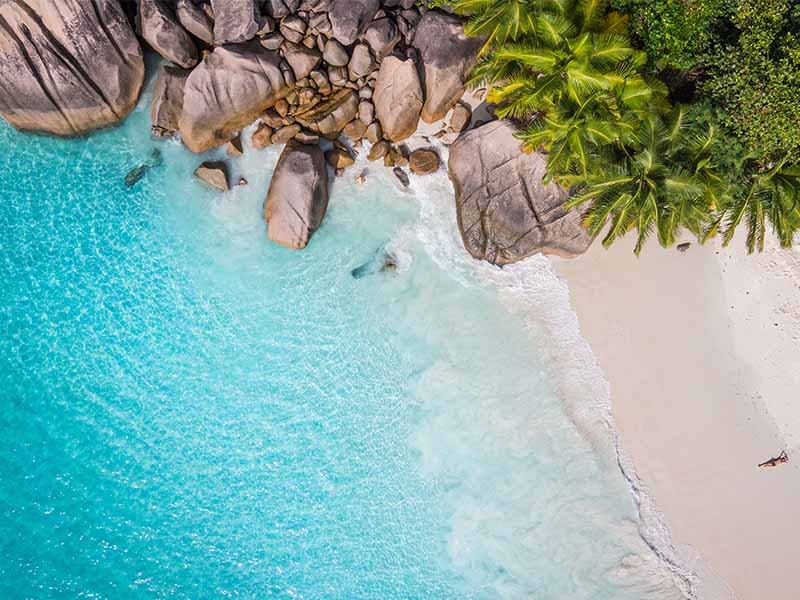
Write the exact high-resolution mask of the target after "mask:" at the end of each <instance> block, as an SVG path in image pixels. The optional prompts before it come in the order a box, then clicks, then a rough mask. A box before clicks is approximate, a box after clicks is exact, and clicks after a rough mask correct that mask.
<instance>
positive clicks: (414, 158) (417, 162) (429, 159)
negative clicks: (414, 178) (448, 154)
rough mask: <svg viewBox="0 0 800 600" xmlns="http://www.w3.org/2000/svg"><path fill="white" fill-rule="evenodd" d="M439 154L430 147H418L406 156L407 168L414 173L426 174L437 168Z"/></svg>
mask: <svg viewBox="0 0 800 600" xmlns="http://www.w3.org/2000/svg"><path fill="white" fill-rule="evenodd" d="M439 163H440V160H439V155H438V154H437V153H436V151H435V150H432V149H430V148H418V149H417V150H414V151H413V152H412V153H411V155H410V156H409V157H408V168H409V169H411V172H412V173H414V174H415V175H428V174H429V173H434V172H435V171H438V170H439Z"/></svg>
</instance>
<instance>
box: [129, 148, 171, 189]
mask: <svg viewBox="0 0 800 600" xmlns="http://www.w3.org/2000/svg"><path fill="white" fill-rule="evenodd" d="M162 162H163V160H162V158H161V150H159V149H158V148H153V151H152V152H151V153H150V160H149V162H146V163H143V164H141V165H137V166H135V167H134V168H133V169H131V170H130V171H128V174H127V175H125V187H133V186H134V185H136V184H137V183H138V182H139V181H140V180H141V179H142V178H143V177H144V176H145V175H147V172H148V171H149V170H150V169H152V168H153V167H157V166H159V165H160V164H161V163H162Z"/></svg>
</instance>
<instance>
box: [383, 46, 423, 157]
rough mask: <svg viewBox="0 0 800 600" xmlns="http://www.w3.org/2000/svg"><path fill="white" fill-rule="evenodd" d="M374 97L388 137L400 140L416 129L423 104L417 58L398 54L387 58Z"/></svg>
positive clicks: (384, 132)
mask: <svg viewBox="0 0 800 600" xmlns="http://www.w3.org/2000/svg"><path fill="white" fill-rule="evenodd" d="M372 101H373V103H374V104H375V114H376V116H377V117H378V121H379V122H380V124H381V128H382V129H383V134H384V135H385V136H386V137H387V138H388V139H390V140H392V141H393V142H399V141H400V140H404V139H406V138H407V137H409V136H410V135H411V134H412V133H414V131H416V129H417V125H418V124H419V115H420V111H421V110H422V106H423V96H422V86H421V85H420V82H419V75H418V74H417V67H416V65H415V64H414V61H413V60H412V59H410V58H409V59H406V60H400V59H399V58H397V57H396V56H387V57H386V58H384V59H383V61H382V62H381V68H380V71H378V79H377V81H376V82H375V92H374V94H373V95H372Z"/></svg>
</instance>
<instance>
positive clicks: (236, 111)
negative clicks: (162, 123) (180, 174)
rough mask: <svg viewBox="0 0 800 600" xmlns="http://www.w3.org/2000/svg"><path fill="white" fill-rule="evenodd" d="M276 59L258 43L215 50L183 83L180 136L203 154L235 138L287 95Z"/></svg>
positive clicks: (193, 149)
mask: <svg viewBox="0 0 800 600" xmlns="http://www.w3.org/2000/svg"><path fill="white" fill-rule="evenodd" d="M279 65H280V56H279V55H278V53H277V52H274V51H272V50H266V49H265V48H263V47H261V45H260V44H258V43H257V42H251V43H248V44H231V45H228V46H220V47H217V48H215V49H214V51H213V52H212V53H211V54H209V55H208V56H207V57H206V58H205V59H204V60H203V62H201V63H200V64H199V65H197V67H195V69H194V70H193V71H192V73H191V74H190V75H189V77H188V79H187V80H186V85H185V87H184V91H183V111H182V112H181V119H180V131H181V137H182V138H183V141H184V143H185V144H186V146H187V147H188V148H189V149H190V150H192V151H193V152H204V151H206V150H208V149H210V148H214V147H215V146H219V145H221V144H224V143H225V142H227V141H228V140H231V139H233V137H234V136H235V135H236V133H237V132H238V131H239V130H240V129H241V128H242V127H244V126H245V125H248V124H249V123H252V122H253V121H254V120H255V119H256V117H258V116H259V115H260V114H261V113H262V112H264V111H265V110H266V109H267V108H269V107H270V106H272V105H273V104H274V103H275V101H276V100H278V99H279V98H281V97H283V96H284V95H285V94H286V92H287V91H288V89H289V88H288V86H287V85H286V80H285V79H284V75H283V73H282V71H281V69H280V66H279Z"/></svg>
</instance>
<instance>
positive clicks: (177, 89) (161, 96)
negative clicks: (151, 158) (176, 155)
mask: <svg viewBox="0 0 800 600" xmlns="http://www.w3.org/2000/svg"><path fill="white" fill-rule="evenodd" d="M187 77H189V71H187V70H186V69H181V68H178V67H172V66H170V65H162V66H161V68H159V70H158V78H157V79H156V83H155V85H154V86H153V101H152V103H151V104H150V123H151V125H152V132H153V135H155V136H157V137H168V136H171V135H174V134H175V132H176V131H178V126H179V121H180V117H181V111H182V110H183V86H184V85H185V84H186V78H187Z"/></svg>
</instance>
